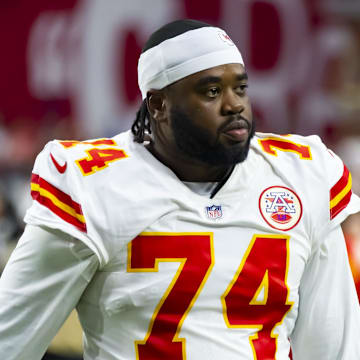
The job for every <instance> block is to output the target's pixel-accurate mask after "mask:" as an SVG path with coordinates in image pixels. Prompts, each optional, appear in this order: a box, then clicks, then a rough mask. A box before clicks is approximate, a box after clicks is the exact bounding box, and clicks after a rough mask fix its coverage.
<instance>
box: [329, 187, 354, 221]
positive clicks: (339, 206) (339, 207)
mask: <svg viewBox="0 0 360 360" xmlns="http://www.w3.org/2000/svg"><path fill="white" fill-rule="evenodd" d="M351 195H352V191H351V190H350V191H349V192H348V193H347V194H346V195H345V196H344V197H343V198H342V200H341V201H340V202H339V203H338V204H337V205H335V206H334V207H333V208H331V209H330V219H331V220H332V219H333V218H334V217H335V216H336V215H338V214H339V213H340V212H341V211H342V210H343V209H345V208H346V206H347V205H348V204H349V202H350V199H351Z"/></svg>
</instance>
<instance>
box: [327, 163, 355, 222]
mask: <svg viewBox="0 0 360 360" xmlns="http://www.w3.org/2000/svg"><path fill="white" fill-rule="evenodd" d="M351 186H352V180H351V174H350V171H349V170H348V168H347V167H346V166H345V165H344V171H343V174H342V176H341V178H340V179H339V180H338V182H337V183H336V184H335V185H334V186H333V187H332V188H331V190H330V219H333V218H334V217H335V216H336V215H337V214H339V213H340V212H341V211H342V210H343V209H345V208H346V206H347V205H348V204H349V202H350V199H351V194H352V191H351Z"/></svg>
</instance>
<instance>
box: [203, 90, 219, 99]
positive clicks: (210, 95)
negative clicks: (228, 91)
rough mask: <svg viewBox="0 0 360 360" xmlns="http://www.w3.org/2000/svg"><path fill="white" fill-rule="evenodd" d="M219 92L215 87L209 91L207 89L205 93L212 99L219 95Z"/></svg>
mask: <svg viewBox="0 0 360 360" xmlns="http://www.w3.org/2000/svg"><path fill="white" fill-rule="evenodd" d="M219 92H220V90H219V88H217V87H212V88H210V89H207V91H206V96H208V97H211V98H214V97H216V96H217V95H219Z"/></svg>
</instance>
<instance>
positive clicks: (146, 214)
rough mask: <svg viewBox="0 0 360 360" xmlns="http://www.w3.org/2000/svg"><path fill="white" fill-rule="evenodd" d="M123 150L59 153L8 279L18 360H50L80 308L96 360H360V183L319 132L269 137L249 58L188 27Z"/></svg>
mask: <svg viewBox="0 0 360 360" xmlns="http://www.w3.org/2000/svg"><path fill="white" fill-rule="evenodd" d="M138 73H139V87H140V90H141V93H142V98H143V102H142V105H141V108H140V110H139V112H138V114H137V118H136V120H135V122H134V124H133V126H132V129H131V130H132V131H128V132H125V133H122V134H119V135H116V136H114V137H113V138H106V139H94V140H89V141H83V142H79V141H71V140H68V141H57V140H56V141H51V142H50V143H48V144H47V145H46V147H45V148H44V150H43V151H42V152H41V153H40V154H39V155H38V157H37V159H36V162H35V165H34V170H33V174H32V180H31V194H32V197H33V200H34V201H33V205H32V206H31V208H30V209H29V210H28V212H27V214H26V217H25V221H26V223H27V227H26V230H25V232H24V234H23V236H22V237H21V239H20V240H19V243H18V245H17V248H16V249H15V251H14V252H13V254H12V256H11V258H10V261H9V262H8V264H7V266H6V268H5V271H4V273H3V276H2V278H1V281H0V355H1V358H2V359H7V360H15V359H17V360H20V359H26V360H28V359H32V360H35V359H40V358H41V356H42V355H43V353H44V352H45V350H46V348H47V347H48V345H49V343H50V341H51V339H52V338H53V336H54V335H55V334H56V332H57V330H58V329H59V327H60V326H61V324H62V323H63V322H64V320H65V319H66V318H67V316H68V315H69V313H70V312H71V311H72V309H73V308H75V307H76V309H77V311H78V314H79V318H80V322H81V325H82V327H83V331H84V358H85V359H89V360H90V359H91V360H95V359H102V360H115V359H117V360H120V359H122V360H135V359H137V360H155V359H156V360H160V359H162V360H169V359H172V360H183V359H187V360H195V359H196V360H198V359H208V360H211V359H214V360H215V359H216V360H219V359H222V360H234V359H244V360H255V359H257V360H265V359H267V360H269V359H277V360H285V359H289V352H290V347H291V349H292V353H293V358H294V359H302V360H305V359H306V360H308V359H317V360H325V359H327V360H329V359H333V360H335V359H346V360H356V359H359V358H360V341H359V339H360V310H359V303H358V300H357V296H356V292H355V287H354V282H353V279H352V276H351V272H350V268H349V263H348V258H347V253H346V247H345V242H344V237H343V233H342V229H341V223H342V221H343V220H344V219H345V218H346V217H348V216H349V215H350V214H352V213H355V212H358V211H359V210H360V200H359V198H358V197H357V196H356V195H355V194H353V193H352V190H351V175H350V173H349V171H348V170H347V168H346V166H345V165H344V164H343V162H342V161H341V159H340V158H338V157H337V156H336V155H335V154H334V153H332V152H331V151H330V150H328V149H327V148H326V146H325V145H324V144H323V143H322V142H321V140H320V139H319V138H318V137H317V136H310V137H302V136H297V135H289V136H280V135H276V134H264V133H255V123H254V120H253V118H252V112H251V105H250V100H249V96H248V92H247V87H248V75H247V73H246V67H245V65H244V62H243V59H242V56H241V54H240V52H239V50H238V48H237V47H236V45H235V44H234V43H233V42H232V41H231V39H230V37H229V36H228V35H227V34H226V32H225V31H223V30H222V29H220V28H217V27H213V26H210V25H208V24H205V23H201V22H197V21H192V20H180V21H175V22H172V23H170V24H167V25H165V26H164V27H162V28H161V29H159V30H158V31H156V32H155V33H154V34H153V35H151V37H150V38H149V40H148V41H147V43H146V44H145V47H144V48H143V51H142V54H141V56H140V59H139V65H138Z"/></svg>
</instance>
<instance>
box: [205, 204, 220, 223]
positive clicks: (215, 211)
mask: <svg viewBox="0 0 360 360" xmlns="http://www.w3.org/2000/svg"><path fill="white" fill-rule="evenodd" d="M205 211H206V215H207V217H208V218H209V219H211V220H216V219H220V218H222V216H223V212H222V209H221V205H212V206H206V208H205Z"/></svg>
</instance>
